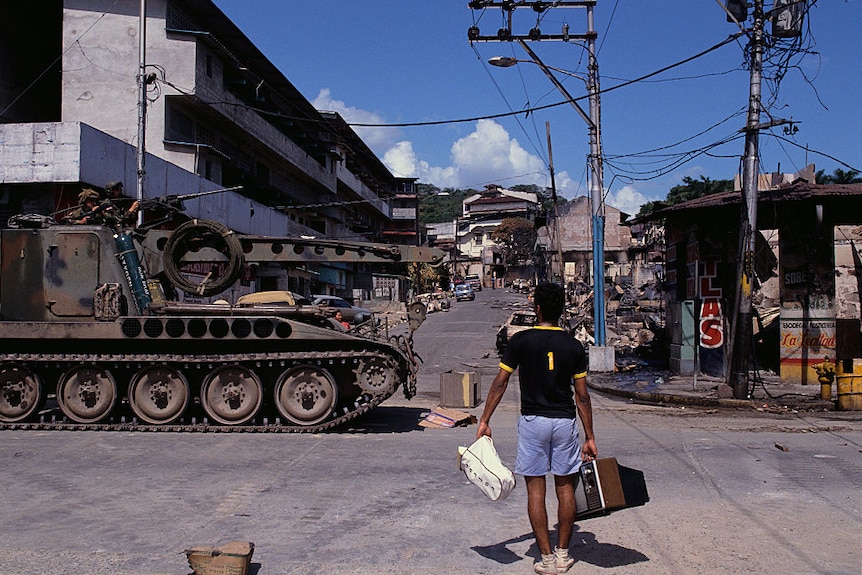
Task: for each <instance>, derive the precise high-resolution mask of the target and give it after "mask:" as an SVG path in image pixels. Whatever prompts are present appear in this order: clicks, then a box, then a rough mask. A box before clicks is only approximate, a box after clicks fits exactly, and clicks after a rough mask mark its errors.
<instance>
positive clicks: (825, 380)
mask: <svg viewBox="0 0 862 575" xmlns="http://www.w3.org/2000/svg"><path fill="white" fill-rule="evenodd" d="M811 367H813V368H814V371H816V372H817V381H819V382H820V399H825V400H826V401H829V400H831V399H832V382H833V381H835V362H832V361H829V358H828V357H824V358H823V361H822V362H821V363H815V364H814V365H812V366H811Z"/></svg>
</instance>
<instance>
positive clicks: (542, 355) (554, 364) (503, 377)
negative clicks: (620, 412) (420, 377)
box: [476, 283, 598, 575]
mask: <svg viewBox="0 0 862 575" xmlns="http://www.w3.org/2000/svg"><path fill="white" fill-rule="evenodd" d="M533 305H534V307H535V310H536V316H537V325H536V326H535V327H534V328H531V329H528V330H525V331H522V332H519V333H516V334H515V335H514V336H513V337H512V339H511V341H510V342H509V345H508V346H507V347H506V350H505V351H504V353H503V358H502V361H501V362H500V370H499V372H498V373H497V376H496V377H495V378H494V381H493V382H492V383H491V389H490V390H489V391H488V397H487V399H486V401H485V409H484V412H483V413H482V417H481V418H480V419H479V428H478V429H477V431H476V437H477V438H478V437H481V436H483V435H487V436H489V437H490V436H491V426H490V420H491V416H492V415H493V413H494V410H495V409H496V408H497V405H499V403H500V400H501V399H502V398H503V394H504V393H505V391H506V387H507V386H508V384H509V377H510V376H511V374H512V373H513V372H514V371H515V370H516V369H520V371H519V379H520V390H521V415H520V418H519V420H518V454H517V457H516V459H515V473H517V474H519V475H523V476H524V481H525V483H526V484H527V514H528V516H529V518H530V525H531V526H532V528H533V535H534V536H535V537H536V545H537V546H538V548H539V551H540V553H541V554H542V559H541V561H539V562H537V563H535V564H534V565H533V570H534V571H535V572H536V573H540V574H542V575H556V574H557V573H565V572H566V571H568V570H569V569H570V568H571V566H572V565H573V564H574V562H575V561H574V559H572V558H570V557H569V542H570V539H571V536H572V531H573V527H574V522H575V513H576V503H575V481H576V480H577V478H578V475H577V473H578V471H579V470H580V467H581V462H582V461H583V460H584V459H586V460H591V459H594V458H595V457H597V455H598V450H597V449H596V443H595V438H594V434H593V412H592V404H591V402H590V394H589V391H588V390H587V379H586V377H587V366H586V354H585V353H584V348H583V346H582V345H581V344H580V342H579V341H578V340H576V339H575V338H573V337H571V336H569V334H567V333H566V332H564V331H563V330H562V329H561V328H560V327H558V322H559V319H560V316H561V315H562V312H563V307H564V305H565V291H564V290H563V288H562V287H560V286H558V285H556V284H550V283H543V284H540V285H538V286H537V287H536V290H535V293H534V295H533ZM573 381H574V393H573V391H572V389H573V387H572V383H573ZM578 415H580V418H581V424H582V426H583V429H584V441H583V445H581V441H580V437H579V434H578V423H577V416H578ZM549 472H550V473H553V475H554V489H555V492H556V496H557V501H558V510H557V520H558V523H559V527H558V531H557V536H558V537H557V539H558V542H557V546H556V547H555V548H554V549H553V550H552V549H551V542H550V533H549V530H548V512H547V508H546V506H545V491H546V487H545V475H547V474H548V473H549Z"/></svg>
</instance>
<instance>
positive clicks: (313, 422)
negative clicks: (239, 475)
mask: <svg viewBox="0 0 862 575" xmlns="http://www.w3.org/2000/svg"><path fill="white" fill-rule="evenodd" d="M393 359H394V358H393V357H392V356H390V355H389V354H386V353H381V352H376V351H372V350H364V351H359V350H354V351H328V352H319V351H317V352H311V353H309V352H277V353H243V354H241V355H240V354H216V355H198V354H195V355H186V354H158V355H155V354H153V355H134V356H133V357H132V356H131V355H129V354H99V355H85V354H0V379H2V380H3V381H4V382H5V385H4V395H5V397H3V398H0V404H2V405H3V406H5V407H7V408H9V407H13V408H15V407H20V406H21V404H22V402H28V403H32V404H33V405H36V404H39V405H44V404H45V402H46V399H47V398H46V397H42V396H40V394H41V391H40V390H41V389H42V386H41V380H43V379H51V378H55V379H58V385H57V390H56V391H57V395H56V400H57V402H58V404H61V403H64V404H65V405H63V409H62V410H51V409H49V410H42V412H41V413H40V414H39V415H37V413H36V410H35V409H34V411H33V412H32V413H31V415H29V416H27V417H25V418H22V419H21V420H19V421H10V419H15V418H9V417H5V418H0V429H6V430H25V429H37V430H67V431H68V430H77V431H86V430H93V431H174V432H176V431H183V432H254V433H261V432H264V433H317V432H321V431H326V430H329V429H332V428H334V427H337V426H339V425H342V424H344V423H346V422H348V421H350V420H352V419H355V418H357V417H359V416H360V415H362V414H364V413H366V412H368V411H370V410H371V409H373V408H374V407H376V406H378V405H380V404H381V403H382V402H383V401H385V400H386V399H388V398H389V397H391V396H392V395H393V394H394V392H395V391H396V389H397V387H398V383H399V378H397V377H393V376H394V373H395V372H394V369H395V366H394V365H393ZM336 371H337V372H341V373H342V375H343V373H344V372H346V371H352V372H353V373H354V374H355V375H356V381H355V382H354V384H355V386H356V387H358V392H357V395H356V397H351V398H349V399H347V400H346V401H342V400H341V399H339V398H338V397H337V396H338V391H339V388H343V387H344V386H343V384H338V383H336V381H335V380H334V379H333V377H332V376H331V375H330V373H331V372H336ZM279 373H280V374H281V375H280V376H277V374H279ZM124 376H131V377H130V383H129V386H128V388H127V390H128V396H127V397H125V398H120V397H119V395H118V388H117V383H116V382H117V380H121V379H122V378H123V377H124ZM274 376H277V383H276V384H275V386H268V385H266V386H265V385H264V384H262V383H261V382H262V381H271V380H272V379H273V378H274ZM34 378H38V379H37V380H36V381H35V382H34V381H33V379H34ZM189 380H191V381H199V382H201V385H200V404H201V405H200V406H199V409H197V410H196V409H195V408H194V407H191V408H190V407H188V406H189V403H191V398H192V390H191V388H190V386H189V383H188V382H189ZM408 380H409V381H408V382H405V390H404V391H405V396H409V395H412V394H411V392H410V391H409V390H410V389H411V388H413V387H414V386H415V383H413V382H412V376H408ZM33 383H35V384H36V385H32V384H33ZM136 384H137V385H136ZM265 389H266V390H268V391H270V392H271V394H270V396H269V397H267V396H266V392H265ZM15 390H17V391H15ZM142 394H143V395H142ZM240 396H242V397H240ZM136 397H138V399H137V400H136V399H135V398H136ZM330 398H331V399H330ZM121 399H122V401H121ZM232 401H233V403H232ZM303 401H304V404H303ZM297 402H299V403H297ZM121 403H122V404H124V405H119V404H121ZM157 404H159V405H160V409H155V408H154V407H153V406H154V405H157ZM300 404H302V405H300ZM244 405H245V406H246V407H247V408H246V409H244V407H243V406H244ZM25 409H26V407H25ZM23 411H24V410H23V409H22V410H20V411H18V413H23ZM14 412H15V411H14V410H13V413H14ZM58 412H60V413H59V415H58ZM108 413H110V414H111V415H110V417H109V416H107V415H106V414H108ZM195 413H198V415H194V414H195ZM64 414H72V416H73V418H74V419H75V421H70V420H69V417H67V415H64ZM7 415H8V413H7ZM270 416H272V417H271V418H270ZM210 419H212V420H213V422H212V423H211V422H210Z"/></svg>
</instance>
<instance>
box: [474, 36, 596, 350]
mask: <svg viewBox="0 0 862 575" xmlns="http://www.w3.org/2000/svg"><path fill="white" fill-rule="evenodd" d="M590 29H592V22H590ZM594 42H595V41H594V40H593V39H592V38H591V39H590V40H589V45H588V51H589V66H588V69H589V74H588V75H587V78H586V79H584V78H583V77H581V76H577V75H575V74H571V73H569V72H566V71H564V70H560V69H559V68H551V67H550V66H547V65H545V63H544V62H542V60H541V59H539V57H538V56H537V55H536V53H535V52H533V50H531V49H530V47H529V45H527V43H526V42H524V41H523V40H520V39H519V40H518V43H519V44H520V45H521V47H522V48H523V49H524V51H526V52H527V54H528V55H529V56H530V58H531V59H530V60H518V59H517V58H509V57H505V56H496V57H494V58H491V59H490V60H488V63H489V64H491V65H492V66H498V67H501V68H509V67H511V66H514V65H516V64H519V63H521V62H524V63H530V64H535V65H537V66H539V68H541V69H542V72H544V73H545V75H546V76H547V77H548V79H550V80H551V82H552V83H553V84H554V86H555V87H556V88H557V89H558V90H559V91H560V93H562V94H563V96H564V97H565V98H566V101H568V102H569V103H570V104H571V105H572V107H573V108H574V109H575V111H576V112H577V113H578V115H579V116H580V117H581V118H582V119H583V120H584V121H585V122H586V123H587V126H588V127H589V134H590V155H589V162H590V174H591V177H590V199H591V202H592V205H593V226H592V244H593V245H592V247H593V322H594V324H595V334H594V336H595V345H596V346H599V347H604V346H605V342H606V331H605V258H604V253H605V246H604V244H605V216H604V204H603V198H602V189H603V186H604V184H603V175H602V172H603V169H602V149H601V139H600V137H599V117H600V116H599V80H598V64H597V63H596V58H595V45H594ZM551 70H556V71H557V72H560V73H563V74H566V75H569V76H573V77H575V78H579V79H581V80H584V82H585V83H586V85H587V93H588V94H589V99H590V113H589V114H587V113H586V112H585V111H584V109H583V108H581V106H580V105H579V104H578V102H577V100H576V99H575V98H573V97H572V95H571V94H569V92H568V90H566V88H565V86H563V84H562V83H561V82H560V81H559V80H558V79H557V77H556V76H554V74H553V72H551ZM591 363H592V361H591Z"/></svg>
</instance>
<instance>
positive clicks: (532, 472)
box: [515, 415, 581, 476]
mask: <svg viewBox="0 0 862 575" xmlns="http://www.w3.org/2000/svg"><path fill="white" fill-rule="evenodd" d="M580 468H581V440H580V437H579V436H578V422H577V420H576V419H561V418H557V417H542V416H540V415H522V416H521V417H520V419H518V455H517V457H516V458H515V473H517V474H519V475H526V476H541V475H546V474H547V473H548V472H549V471H550V472H551V473H553V474H554V475H571V474H573V473H575V472H576V471H577V470H578V469H580Z"/></svg>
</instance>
